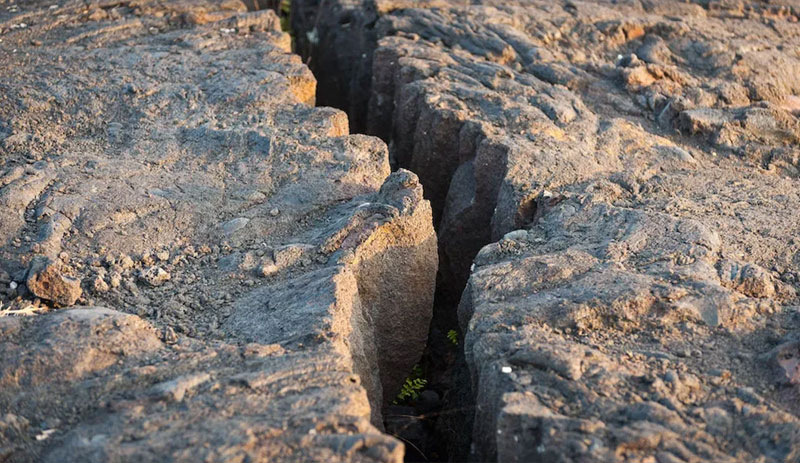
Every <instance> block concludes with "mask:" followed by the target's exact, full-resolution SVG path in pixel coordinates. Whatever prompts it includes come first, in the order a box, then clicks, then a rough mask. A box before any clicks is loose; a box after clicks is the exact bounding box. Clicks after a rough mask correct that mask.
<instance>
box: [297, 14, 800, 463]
mask: <svg viewBox="0 0 800 463" xmlns="http://www.w3.org/2000/svg"><path fill="white" fill-rule="evenodd" d="M295 3H296V4H297V7H296V10H297V11H298V13H299V14H298V16H297V18H296V19H295V25H296V30H297V37H298V42H299V45H300V50H301V51H302V52H304V53H306V54H307V55H308V56H309V58H310V65H311V67H312V69H314V71H315V73H316V75H318V76H320V79H321V82H320V90H321V91H324V90H325V89H326V88H332V89H334V91H333V92H332V93H330V94H328V96H327V98H328V100H327V101H328V102H329V103H331V104H338V105H339V107H342V108H344V109H347V110H348V111H349V112H350V116H351V120H352V121H354V123H355V124H356V125H357V126H359V127H363V128H364V130H366V131H367V132H368V133H372V134H375V135H379V136H381V137H382V138H383V139H384V140H386V141H387V142H389V144H390V150H391V153H390V156H391V157H392V162H393V163H394V164H395V165H396V166H399V167H404V168H408V169H410V170H412V171H414V172H417V173H418V175H419V176H420V180H421V183H422V184H423V186H424V188H425V194H426V197H428V198H429V199H430V200H431V202H432V206H433V215H434V221H435V224H436V226H437V232H438V237H439V245H440V246H439V252H440V262H441V266H440V271H439V278H438V280H439V286H438V288H437V307H436V311H437V313H436V314H435V316H434V317H435V320H436V321H435V323H434V326H435V327H436V325H437V321H438V324H439V326H438V330H439V331H442V330H444V329H446V327H447V326H448V324H455V321H453V317H454V315H453V314H454V313H455V310H454V309H453V306H454V305H456V304H459V309H458V318H459V324H460V327H461V332H462V334H463V336H464V346H463V348H464V354H465V355H464V359H463V362H464V363H463V365H462V367H461V371H459V368H458V362H456V366H455V367H453V369H454V370H455V371H454V372H451V374H450V375H451V377H450V382H451V384H450V385H449V386H442V388H443V389H447V388H449V390H444V391H442V390H440V391H439V392H443V393H444V394H445V395H449V398H446V402H448V403H449V407H451V408H450V409H449V410H448V409H447V407H448V406H446V407H445V410H442V416H443V417H446V416H447V415H448V413H455V414H457V415H458V416H459V418H458V419H455V420H453V419H447V418H444V419H439V423H437V424H436V426H437V427H438V428H439V433H440V435H439V437H437V438H436V440H441V439H442V436H444V437H445V438H447V439H449V441H450V443H451V448H450V457H451V458H453V459H455V460H459V459H467V458H470V459H473V460H476V461H526V462H529V461H546V462H554V461H563V462H572V461H574V462H578V461H580V462H588V461H593V462H595V461H596V462H610V461H636V462H645V461H647V462H658V463H665V462H667V463H671V462H694V461H741V462H750V461H764V462H767V461H770V462H771V461H776V462H777V461H800V433H799V431H800V427H798V426H799V425H800V420H798V413H800V410H798V409H797V406H796V403H797V394H798V389H797V387H798V386H797V383H798V381H800V380H798V377H797V361H796V357H797V355H798V347H797V346H798V344H797V343H798V339H800V337H798V336H799V335H798V333H799V332H800V331H798V328H800V319H798V313H797V312H798V309H799V308H800V306H798V296H797V290H798V288H800V241H798V238H797V237H798V235H799V234H800V217H798V212H797V211H798V207H799V206H800V183H798V174H800V170H799V169H800V146H799V145H800V119H799V118H798V117H800V80H798V79H800V73H798V72H797V70H798V69H800V55H798V51H797V50H798V45H800V25H798V19H800V4H798V3H797V2H794V1H780V0H779V1H771V2H726V1H722V2H706V1H696V2H677V1H668V0H663V1H648V2H638V1H632V2H604V1H599V0H598V1H590V2H581V1H557V2H550V1H536V0H526V1H513V2H507V1H504V2H494V1H472V2H467V4H465V2H461V1H437V2H391V1H379V0H375V1H367V2H364V3H365V4H366V5H367V6H363V5H360V3H361V2H348V1H344V0H342V1H333V2H320V4H319V5H317V4H316V2H313V1H308V2H307V1H303V0H297V1H296V2H295ZM320 9H321V11H322V13H317V11H319V10H320ZM344 45H347V46H344ZM365 82H366V84H365ZM365 85H368V87H365ZM364 88H369V89H370V91H369V96H364V94H365V92H364ZM320 96H321V98H322V97H323V94H322V93H321V95H320ZM337 98H338V100H337ZM339 100H345V101H346V103H347V104H341V102H340V101H339ZM490 243H491V244H490ZM487 245H488V246H487ZM484 246H485V247H484ZM476 256H477V257H476ZM465 287H466V289H465V290H464V292H463V296H462V293H461V291H462V289H464V288H465ZM432 333H433V331H432ZM433 338H434V336H433V334H432V336H431V339H433ZM429 347H430V345H429ZM437 354H438V352H436V351H434V352H433V355H434V356H436V355H437ZM465 371H466V372H465ZM433 374H436V372H434V373H433ZM453 378H455V379H453ZM446 382H447V380H446V379H445V380H443V383H446ZM459 410H461V412H459ZM464 410H467V411H466V412H464ZM465 421H469V423H468V424H466V425H464V422H465ZM469 437H472V442H470V439H469ZM420 446H421V447H424V449H423V450H425V449H428V450H430V448H435V447H436V443H432V442H431V441H430V439H428V440H427V441H426V440H424V439H423V441H422V442H421V444H420ZM423 453H424V451H423Z"/></svg>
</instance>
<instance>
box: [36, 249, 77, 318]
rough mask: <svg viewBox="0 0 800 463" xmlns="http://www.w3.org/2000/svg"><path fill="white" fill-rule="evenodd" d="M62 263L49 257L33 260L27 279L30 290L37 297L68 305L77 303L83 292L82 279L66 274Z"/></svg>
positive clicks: (64, 305)
mask: <svg viewBox="0 0 800 463" xmlns="http://www.w3.org/2000/svg"><path fill="white" fill-rule="evenodd" d="M61 269H62V264H61V263H59V262H55V261H53V260H51V259H50V258H48V257H43V256H39V257H36V258H34V259H33V261H31V264H30V267H29V268H28V277H27V280H26V281H25V284H26V286H27V287H28V290H29V291H30V292H32V293H33V294H34V295H36V296H37V297H40V298H42V299H45V300H48V301H51V302H53V303H54V304H56V305H58V306H61V307H67V306H71V305H73V304H75V302H77V300H78V299H79V298H80V297H81V294H83V289H82V288H81V281H80V280H79V279H77V278H74V277H71V276H69V275H65V274H64V273H62V271H61Z"/></svg>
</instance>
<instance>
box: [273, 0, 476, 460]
mask: <svg viewBox="0 0 800 463" xmlns="http://www.w3.org/2000/svg"><path fill="white" fill-rule="evenodd" d="M325 3H326V0H319V1H318V2H314V1H310V2H309V1H296V0H295V1H293V2H292V6H291V28H290V31H289V32H290V33H291V34H292V37H293V39H294V42H293V43H294V51H295V53H298V54H300V56H301V57H302V58H303V61H304V62H305V63H306V64H307V65H308V66H309V68H310V69H311V70H312V72H313V73H314V76H315V78H316V80H317V94H316V104H317V106H333V107H336V108H338V109H341V110H343V111H345V112H346V113H347V114H348V118H349V122H350V131H351V133H361V134H366V135H373V136H378V137H379V138H381V139H383V140H384V142H386V143H387V145H389V151H390V161H391V164H392V168H393V170H396V169H398V168H405V169H408V170H411V171H412V172H414V173H416V174H417V175H418V176H419V177H420V181H421V183H422V184H423V187H424V189H425V197H426V199H428V200H429V201H431V206H432V209H433V215H434V227H435V228H436V231H437V235H438V236H439V243H438V246H439V262H440V265H439V272H438V274H437V281H436V293H435V302H434V313H433V320H432V321H431V325H430V329H429V332H428V339H427V345H426V348H425V352H424V353H423V356H422V358H421V360H420V362H419V363H418V365H416V366H415V367H414V369H413V370H412V371H410V372H407V374H408V376H407V379H406V381H405V384H404V385H403V387H402V389H401V390H399V391H384V394H385V396H386V397H385V398H384V403H385V404H388V405H385V406H384V408H383V410H382V415H383V418H384V426H385V430H386V432H387V433H388V434H391V435H393V436H395V437H397V438H398V439H400V440H401V441H403V442H404V443H405V446H406V453H405V461H407V462H434V461H465V460H466V459H467V457H468V454H469V449H470V444H471V434H472V420H473V415H474V396H473V395H472V391H471V382H470V376H469V371H468V369H467V366H466V362H465V359H464V350H463V345H464V334H465V333H463V332H462V329H461V328H460V327H459V319H458V305H459V302H460V299H461V294H462V292H463V290H464V288H465V286H466V283H467V279H468V277H469V270H470V264H471V262H472V260H473V258H474V257H475V255H476V254H477V252H478V251H479V250H480V248H481V247H483V246H484V245H485V244H488V243H489V242H490V240H491V237H490V233H489V231H488V230H489V227H490V224H489V221H490V216H491V214H487V213H485V212H486V211H485V208H480V209H479V210H477V211H471V212H470V215H472V216H474V220H473V221H472V224H471V227H470V229H468V230H452V229H451V230H449V231H448V230H445V229H446V228H447V223H446V218H444V217H443V211H444V209H445V203H446V202H447V198H448V192H449V190H450V189H451V182H459V183H458V184H457V188H462V186H461V185H462V184H463V185H464V186H463V188H466V189H470V188H472V189H474V187H475V186H474V180H473V181H472V182H470V180H469V178H470V177H471V173H470V172H469V170H470V168H472V164H473V163H472V162H471V161H468V162H464V163H460V162H459V155H458V153H456V152H447V153H443V155H442V156H441V163H440V164H438V165H434V166H421V165H414V163H412V162H411V158H412V153H411V151H412V150H413V149H414V147H413V146H410V145H409V144H407V143H403V141H402V140H403V137H402V136H401V135H400V134H398V133H397V132H398V128H397V127H396V126H395V121H394V120H393V117H394V114H393V113H394V105H395V102H394V101H387V98H385V97H386V96H387V93H390V92H391V91H393V90H394V89H393V88H389V89H388V91H387V90H386V89H379V90H378V91H377V93H382V95H377V96H376V91H375V90H376V89H373V88H372V86H373V82H376V81H380V80H384V81H385V80H386V79H387V78H388V79H390V78H391V77H387V76H380V75H377V76H376V75H373V69H372V65H373V54H374V53H375V50H376V48H377V37H378V35H379V34H378V33H377V31H376V22H377V18H378V13H377V12H375V11H371V10H370V9H369V8H364V9H361V10H359V9H351V10H348V11H344V12H342V11H337V12H336V13H337V14H321V11H323V10H325V8H326V5H325ZM332 30H338V31H344V32H343V33H338V34H337V33H330V31H332ZM343 63H344V64H343ZM384 83H385V82H384ZM376 85H380V83H379V84H376ZM390 87H391V84H390ZM381 90H383V91H382V92H381ZM389 99H391V98H389ZM417 117H419V115H417ZM423 123H428V124H430V125H431V126H432V127H431V128H432V130H433V131H434V132H437V131H441V130H442V128H444V129H445V130H446V132H447V133H445V134H440V135H444V136H442V137H440V138H439V139H437V138H436V135H433V138H432V139H431V140H430V143H431V144H432V147H431V149H432V150H433V151H436V150H450V151H452V150H453V149H455V150H457V149H458V147H455V148H454V147H451V146H447V145H448V137H449V138H450V139H452V137H454V136H455V137H456V138H458V134H459V133H460V132H462V133H463V132H467V133H468V134H469V133H470V130H469V129H470V128H467V130H464V127H462V126H460V125H459V124H461V122H460V121H422V120H419V119H418V120H415V121H413V122H412V124H413V125H416V124H423ZM405 130H406V131H408V128H406V129H405ZM471 136H472V139H471V140H470V141H469V144H470V145H472V146H471V151H472V156H473V158H474V155H475V151H476V150H477V147H478V145H480V141H481V137H482V134H481V133H479V132H478V131H474V132H473V133H472V134H471ZM398 140H399V141H398ZM471 183H472V184H471ZM472 194H474V191H473V192H472ZM456 196H458V195H456ZM448 249H449V250H451V251H450V252H448ZM454 249H456V250H457V253H453V252H452V250H454ZM387 397H388V400H387Z"/></svg>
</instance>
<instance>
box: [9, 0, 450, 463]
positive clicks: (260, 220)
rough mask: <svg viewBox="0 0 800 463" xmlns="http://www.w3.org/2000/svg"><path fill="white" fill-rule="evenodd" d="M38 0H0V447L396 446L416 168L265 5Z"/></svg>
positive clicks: (432, 266) (408, 340)
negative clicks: (323, 99) (394, 415)
mask: <svg viewBox="0 0 800 463" xmlns="http://www.w3.org/2000/svg"><path fill="white" fill-rule="evenodd" d="M51 5H52V2H39V1H31V2H24V3H19V4H10V6H9V4H7V3H5V2H3V3H2V4H0V6H2V9H0V39H1V40H2V42H1V45H2V46H0V69H2V71H0V76H2V79H0V81H2V84H0V149H1V150H2V151H0V162H1V164H0V203H2V208H0V267H1V268H2V271H0V278H2V279H3V281H2V282H0V284H2V285H3V288H4V290H5V289H6V288H9V289H8V290H6V291H4V292H2V293H1V294H0V303H2V306H1V307H0V314H2V315H7V316H3V317H0V384H1V385H2V387H0V410H2V414H0V460H4V461H20V462H25V461H52V462H62V461H98V462H99V461H136V462H140V461H166V460H169V461H223V460H224V461H381V462H399V461H402V458H403V452H404V450H403V445H402V444H401V443H400V441H398V440H396V439H394V438H392V437H390V436H387V435H384V434H382V433H381V432H380V429H381V428H382V426H383V425H382V420H381V413H380V412H381V406H382V404H383V402H384V401H386V400H388V399H390V398H391V397H392V396H393V394H394V393H395V391H396V390H397V389H398V388H399V387H400V385H401V383H402V381H403V379H404V378H405V374H406V373H407V371H409V370H410V369H411V367H412V366H413V364H414V363H415V362H416V361H417V360H418V359H419V356H420V355H421V353H422V349H423V348H424V344H425V336H426V332H427V327H428V324H429V322H430V318H431V309H432V298H433V291H434V280H435V274H436V267H437V253H436V236H435V234H434V231H433V227H432V219H431V217H432V216H431V208H430V205H429V203H428V202H427V201H426V200H424V199H423V197H422V187H421V186H420V184H419V182H418V179H417V177H416V176H415V175H414V174H412V173H410V172H408V171H399V172H395V173H392V174H391V175H390V169H389V162H388V156H387V149H386V146H385V145H384V144H383V143H382V142H381V141H380V140H377V139H375V138H370V137H366V136H357V135H349V128H348V122H347V118H346V116H345V115H344V114H343V113H341V112H340V111H337V110H333V109H330V108H313V107H312V106H311V105H313V103H314V91H315V80H314V77H313V76H312V75H311V73H310V71H309V70H308V69H307V68H306V67H305V66H304V65H303V64H302V63H301V61H300V58H299V57H298V56H296V55H292V54H290V53H289V47H290V39H289V36H288V35H287V34H285V33H282V32H280V28H279V21H278V19H277V17H276V16H275V14H274V13H273V12H271V11H247V7H246V6H247V5H246V4H245V3H242V2H239V1H236V0H194V1H177V2H159V1H148V0H144V1H122V2H118V1H114V2H105V1H96V2H84V1H74V2H72V1H68V2H62V3H59V4H56V5H53V6H51ZM76 302H77V303H78V304H79V305H78V306H73V307H68V308H64V309H56V308H55V306H70V305H72V304H73V303H76ZM47 304H50V305H47ZM19 313H24V314H31V313H35V314H36V316H32V317H16V316H12V315H13V314H19Z"/></svg>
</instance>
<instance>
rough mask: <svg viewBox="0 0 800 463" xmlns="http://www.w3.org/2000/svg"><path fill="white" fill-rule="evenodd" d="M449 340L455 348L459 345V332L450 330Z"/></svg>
mask: <svg viewBox="0 0 800 463" xmlns="http://www.w3.org/2000/svg"><path fill="white" fill-rule="evenodd" d="M447 339H449V340H450V342H452V343H453V345H454V346H457V345H458V331H456V330H450V331H448V332H447Z"/></svg>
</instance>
